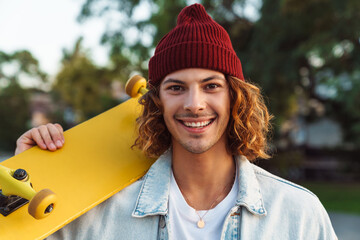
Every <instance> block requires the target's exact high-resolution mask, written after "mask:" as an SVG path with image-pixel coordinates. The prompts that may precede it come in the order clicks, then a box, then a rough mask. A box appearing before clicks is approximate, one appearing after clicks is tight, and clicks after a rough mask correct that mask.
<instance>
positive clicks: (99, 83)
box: [53, 38, 118, 123]
mask: <svg viewBox="0 0 360 240" xmlns="http://www.w3.org/2000/svg"><path fill="white" fill-rule="evenodd" d="M81 42H82V38H80V39H79V40H78V41H77V42H76V44H75V48H74V50H73V51H67V50H64V51H63V59H62V68H61V70H60V71H59V73H58V74H57V75H56V78H55V82H54V85H53V91H54V93H53V94H54V96H55V98H56V97H57V99H56V101H57V102H61V101H62V102H63V103H64V104H63V105H64V106H65V108H68V109H69V108H70V109H71V111H73V112H74V116H75V119H73V121H74V123H79V122H82V121H84V120H86V119H88V118H91V117H93V116H95V115H97V114H99V113H101V112H103V111H105V110H106V109H108V108H110V107H113V106H115V105H116V104H118V102H117V101H116V100H114V99H113V98H112V96H111V82H112V81H113V80H114V79H116V78H118V76H116V74H115V73H114V72H113V71H109V70H108V69H106V68H101V67H98V66H95V65H94V64H93V62H92V61H91V60H90V58H89V57H88V54H87V52H86V51H85V50H84V49H82V47H81ZM115 76H116V78H115Z"/></svg>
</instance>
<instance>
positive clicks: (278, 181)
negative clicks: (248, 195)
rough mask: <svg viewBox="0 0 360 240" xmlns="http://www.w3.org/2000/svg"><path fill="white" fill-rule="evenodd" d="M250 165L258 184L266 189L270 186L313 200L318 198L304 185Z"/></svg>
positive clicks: (273, 188)
mask: <svg viewBox="0 0 360 240" xmlns="http://www.w3.org/2000/svg"><path fill="white" fill-rule="evenodd" d="M252 167H253V170H254V173H255V175H256V177H257V179H258V181H259V183H260V186H261V185H263V188H264V187H266V189H269V188H270V189H271V190H276V191H277V192H278V191H281V192H282V191H284V192H289V193H296V194H300V195H301V196H303V197H306V198H310V199H313V200H316V199H318V198H317V196H316V195H315V194H314V193H313V192H311V191H310V190H308V189H306V188H305V187H302V186H300V185H298V184H296V183H293V182H291V181H288V180H286V179H283V178H281V177H278V176H276V175H274V174H272V173H270V172H268V171H266V170H264V169H262V168H261V167H259V166H256V165H254V164H252ZM270 189H269V190H270ZM264 190H265V189H264Z"/></svg>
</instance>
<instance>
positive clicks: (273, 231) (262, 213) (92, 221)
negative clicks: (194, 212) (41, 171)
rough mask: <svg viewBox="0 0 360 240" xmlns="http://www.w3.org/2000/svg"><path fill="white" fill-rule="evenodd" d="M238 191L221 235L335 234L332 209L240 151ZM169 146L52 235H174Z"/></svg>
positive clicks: (322, 236) (319, 236) (326, 236)
mask: <svg viewBox="0 0 360 240" xmlns="http://www.w3.org/2000/svg"><path fill="white" fill-rule="evenodd" d="M236 161H237V168H238V177H239V192H238V196H237V200H236V203H235V204H234V207H233V208H231V209H230V210H229V212H228V215H227V217H226V220H225V222H224V225H223V230H222V233H221V239H229V240H230V239H243V240H247V239H250V240H254V239H255V240H257V239H276V240H278V239H291V240H295V239H304V240H305V239H306V240H308V239H312V240H313V239H329V240H330V239H337V237H336V235H335V232H334V230H333V227H332V225H331V222H330V219H329V217H328V214H327V213H326V211H325V209H324V207H323V206H322V204H321V203H320V201H319V199H318V198H317V197H316V196H315V195H314V194H313V193H311V192H310V191H309V190H307V189H305V188H303V187H301V186H298V185H296V184H294V183H291V182H289V181H286V180H284V179H282V178H279V177H277V176H274V175H272V174H270V173H269V172H267V171H265V170H263V169H261V168H260V167H257V166H255V165H253V164H251V163H250V162H249V161H248V160H247V159H246V158H245V157H243V156H238V157H236ZM170 176H171V152H170V151H168V152H166V153H165V154H164V155H162V156H161V157H160V158H159V159H158V160H157V161H156V162H155V163H154V164H153V165H152V167H151V168H150V170H149V171H148V173H147V174H146V175H145V176H144V177H143V178H142V179H141V180H139V181H137V182H135V183H134V184H132V185H130V186H129V187H127V188H125V189H123V190H122V191H120V192H119V193H117V194H116V195H114V196H113V197H111V198H110V199H108V200H107V201H105V202H104V203H102V204H100V205H98V206H97V207H95V208H94V209H92V210H90V211H89V212H88V213H86V214H84V215H83V216H81V217H80V218H78V219H77V220H75V221H73V222H72V223H70V224H69V225H67V226H65V227H64V228H63V229H61V230H59V231H58V232H56V233H55V234H53V235H51V236H50V237H49V238H48V239H87V240H88V239H141V240H145V239H161V240H166V239H169V236H171V225H170V224H169V217H168V198H169V188H170Z"/></svg>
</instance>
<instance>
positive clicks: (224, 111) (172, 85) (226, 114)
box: [160, 68, 230, 154]
mask: <svg viewBox="0 0 360 240" xmlns="http://www.w3.org/2000/svg"><path fill="white" fill-rule="evenodd" d="M160 100H161V103H162V106H163V115H164V120H165V124H166V126H167V128H168V130H169V132H170V133H171V135H172V141H173V146H174V147H175V146H177V145H179V146H181V147H183V148H184V149H185V150H187V151H189V152H191V153H197V154H200V153H204V152H206V151H207V150H209V149H210V148H212V147H213V146H214V145H217V144H223V145H224V146H225V144H226V134H225V130H226V127H227V124H228V122H229V118H230V95H229V86H228V82H227V81H226V79H225V76H224V74H222V73H221V72H217V71H213V70H208V69H201V68H187V69H183V70H179V71H176V72H172V73H170V74H168V75H167V76H166V77H165V78H164V79H163V81H162V82H161V84H160Z"/></svg>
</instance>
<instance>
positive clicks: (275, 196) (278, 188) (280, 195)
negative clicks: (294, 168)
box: [252, 164, 323, 213]
mask: <svg viewBox="0 0 360 240" xmlns="http://www.w3.org/2000/svg"><path fill="white" fill-rule="evenodd" d="M252 166H253V169H254V173H255V176H256V178H257V180H258V182H259V187H260V191H261V195H262V197H263V200H264V203H265V204H266V205H268V206H265V207H266V208H267V210H269V209H268V208H269V207H270V206H274V205H278V204H281V206H282V207H283V208H285V207H289V208H291V209H294V210H295V211H296V209H298V210H299V211H301V212H302V213H306V212H309V213H311V212H314V211H317V210H318V209H323V206H322V204H321V202H320V200H319V198H318V197H317V196H316V195H315V194H314V193H312V192H311V191H310V190H308V189H306V188H304V187H302V186H300V185H298V184H295V183H293V182H291V181H288V180H285V179H283V178H281V177H278V176H276V175H274V174H271V173H269V172H268V171H266V170H264V169H262V168H260V167H258V166H256V165H254V164H252Z"/></svg>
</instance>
